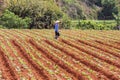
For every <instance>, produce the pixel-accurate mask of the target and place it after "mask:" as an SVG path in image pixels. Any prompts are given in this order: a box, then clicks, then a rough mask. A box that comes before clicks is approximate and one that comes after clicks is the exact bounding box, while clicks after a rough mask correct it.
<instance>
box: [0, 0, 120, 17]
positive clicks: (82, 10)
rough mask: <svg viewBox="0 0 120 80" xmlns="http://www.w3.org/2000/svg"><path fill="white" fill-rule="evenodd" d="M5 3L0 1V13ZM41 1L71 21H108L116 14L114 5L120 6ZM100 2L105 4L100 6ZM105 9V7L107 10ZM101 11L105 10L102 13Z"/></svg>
mask: <svg viewBox="0 0 120 80" xmlns="http://www.w3.org/2000/svg"><path fill="white" fill-rule="evenodd" d="M5 1H9V0H0V12H1V9H4V8H3V5H4V6H5V5H6V4H5V3H4V2H5ZM13 1H16V0H13ZM41 1H46V2H47V3H48V4H49V3H50V4H51V3H52V5H53V6H55V7H56V5H57V6H58V7H59V8H60V9H61V10H62V11H63V12H65V13H66V14H67V15H68V16H69V17H71V18H72V19H98V17H102V18H103V17H108V18H109V19H113V16H112V13H117V10H116V3H118V5H120V3H119V1H118V0H111V1H108V0H107V1H108V2H107V1H106V0H41ZM101 2H107V3H103V4H102V3H101ZM48 4H46V5H48ZM102 5H103V6H102ZM106 5H107V6H106ZM1 6H2V7H1ZM41 6H43V5H41ZM110 6H111V7H110ZM49 7H50V8H51V9H53V7H51V6H49ZM105 7H107V9H106V8H105ZM56 9H57V8H56ZM102 9H105V10H103V11H102ZM108 9H110V10H108ZM107 10H108V11H107ZM103 14H104V15H103ZM107 14H108V15H107Z"/></svg>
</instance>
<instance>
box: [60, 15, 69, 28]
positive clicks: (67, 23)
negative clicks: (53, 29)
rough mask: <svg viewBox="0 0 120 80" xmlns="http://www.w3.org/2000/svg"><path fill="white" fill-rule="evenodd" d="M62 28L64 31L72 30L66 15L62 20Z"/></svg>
mask: <svg viewBox="0 0 120 80" xmlns="http://www.w3.org/2000/svg"><path fill="white" fill-rule="evenodd" d="M61 27H62V28H64V29H70V28H71V21H70V19H69V18H68V17H67V16H66V15H65V16H64V17H63V19H62V23H61Z"/></svg>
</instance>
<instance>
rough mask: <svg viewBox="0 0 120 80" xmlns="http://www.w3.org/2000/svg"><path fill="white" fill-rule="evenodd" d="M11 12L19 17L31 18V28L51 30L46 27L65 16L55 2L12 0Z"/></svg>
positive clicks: (49, 0)
mask: <svg viewBox="0 0 120 80" xmlns="http://www.w3.org/2000/svg"><path fill="white" fill-rule="evenodd" d="M9 10H10V11H12V12H14V13H15V14H16V15H18V16H19V17H22V18H25V17H30V18H31V19H32V22H31V24H30V28H50V27H46V26H51V24H52V22H53V20H56V19H59V18H61V17H62V16H63V12H62V11H61V10H60V9H59V8H58V6H57V5H56V4H55V3H54V1H53V0H10V7H9Z"/></svg>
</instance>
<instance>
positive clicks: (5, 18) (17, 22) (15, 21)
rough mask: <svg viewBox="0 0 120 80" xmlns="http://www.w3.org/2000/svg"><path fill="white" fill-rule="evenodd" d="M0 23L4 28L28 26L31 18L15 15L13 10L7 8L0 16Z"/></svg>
mask: <svg viewBox="0 0 120 80" xmlns="http://www.w3.org/2000/svg"><path fill="white" fill-rule="evenodd" d="M0 20H1V22H2V25H3V26H5V27H6V28H9V29H10V28H19V29H20V28H28V27H29V23H30V22H31V19H30V18H28V17H25V18H24V19H22V18H20V17H19V16H17V15H15V14H14V13H13V12H10V11H9V10H5V12H4V13H3V15H2V16H1V18H0Z"/></svg>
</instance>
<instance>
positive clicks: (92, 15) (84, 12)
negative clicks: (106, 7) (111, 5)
mask: <svg viewBox="0 0 120 80" xmlns="http://www.w3.org/2000/svg"><path fill="white" fill-rule="evenodd" d="M96 1H98V0H96ZM56 2H57V4H58V6H59V7H60V8H61V9H62V11H64V12H65V13H67V14H68V15H69V16H70V17H71V18H75V19H78V18H83V19H84V18H87V19H96V18H97V16H98V15H97V13H98V11H100V10H101V9H102V7H100V6H98V5H97V4H95V2H94V1H92V2H91V1H90V0H56Z"/></svg>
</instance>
